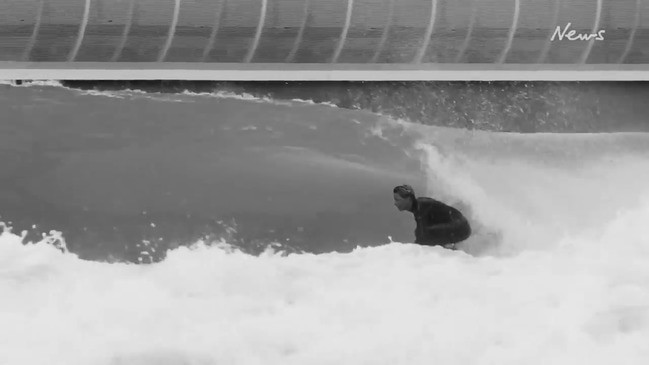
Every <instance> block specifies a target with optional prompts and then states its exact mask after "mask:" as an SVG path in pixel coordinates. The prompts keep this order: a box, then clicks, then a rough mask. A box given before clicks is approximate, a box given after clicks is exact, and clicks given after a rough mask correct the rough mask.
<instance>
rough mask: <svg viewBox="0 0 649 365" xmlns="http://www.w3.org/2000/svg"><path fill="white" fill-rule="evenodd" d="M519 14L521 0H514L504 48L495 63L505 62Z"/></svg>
mask: <svg viewBox="0 0 649 365" xmlns="http://www.w3.org/2000/svg"><path fill="white" fill-rule="evenodd" d="M520 15H521V2H520V0H514V17H513V19H512V26H511V27H509V33H507V43H506V44H505V48H504V49H503V51H502V52H501V53H500V56H498V61H497V63H505V60H506V59H507V55H508V54H509V50H510V49H511V48H512V42H513V41H514V35H515V34H516V28H517V27H518V18H519V17H520Z"/></svg>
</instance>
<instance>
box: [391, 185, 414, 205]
mask: <svg viewBox="0 0 649 365" xmlns="http://www.w3.org/2000/svg"><path fill="white" fill-rule="evenodd" d="M392 193H393V195H394V206H395V207H397V209H399V211H404V210H412V204H413V202H414V201H415V190H414V189H413V188H412V186H410V185H399V186H397V187H395V188H394V189H392Z"/></svg>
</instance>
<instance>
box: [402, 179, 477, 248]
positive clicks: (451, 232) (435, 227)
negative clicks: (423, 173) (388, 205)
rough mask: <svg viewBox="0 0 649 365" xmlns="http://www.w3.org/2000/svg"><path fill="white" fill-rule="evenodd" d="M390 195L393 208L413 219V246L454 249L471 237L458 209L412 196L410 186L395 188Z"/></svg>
mask: <svg viewBox="0 0 649 365" xmlns="http://www.w3.org/2000/svg"><path fill="white" fill-rule="evenodd" d="M392 192H393V193H394V205H395V206H396V207H397V209H399V211H404V210H405V211H409V212H411V213H413V214H414V216H415V222H416V223H417V228H416V229H415V243H418V244H420V245H428V246H443V247H444V248H449V249H453V250H454V249H455V244H456V243H458V242H461V241H464V240H465V239H467V238H469V236H470V235H471V226H470V225H469V222H468V221H467V220H466V218H465V217H464V216H463V215H462V213H460V211H459V210H457V209H455V208H453V207H451V206H448V205H446V204H444V203H442V202H440V201H437V200H435V199H431V198H425V197H420V198H417V197H415V191H414V190H413V189H412V187H411V186H410V185H401V186H397V187H395V188H394V189H393V191H392Z"/></svg>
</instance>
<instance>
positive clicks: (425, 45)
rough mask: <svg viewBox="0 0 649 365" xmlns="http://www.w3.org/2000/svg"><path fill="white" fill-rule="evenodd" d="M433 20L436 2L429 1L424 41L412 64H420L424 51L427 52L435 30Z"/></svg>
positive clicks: (433, 0) (435, 17) (435, 0)
mask: <svg viewBox="0 0 649 365" xmlns="http://www.w3.org/2000/svg"><path fill="white" fill-rule="evenodd" d="M435 19H437V0H431V8H430V18H429V20H428V25H427V26H426V32H425V33H424V39H423V42H422V44H421V47H419V50H418V51H417V55H416V56H415V59H414V60H413V63H421V61H422V60H423V59H424V56H426V51H428V45H429V44H430V38H431V37H432V35H433V30H434V29H435Z"/></svg>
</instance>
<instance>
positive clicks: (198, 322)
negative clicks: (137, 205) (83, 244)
mask: <svg viewBox="0 0 649 365" xmlns="http://www.w3.org/2000/svg"><path fill="white" fill-rule="evenodd" d="M647 219H649V204H645V205H643V206H642V208H641V209H638V210H635V211H629V212H627V213H626V214H621V215H620V216H619V217H618V218H617V219H616V220H615V221H613V222H611V223H610V224H609V225H607V226H606V227H605V229H604V232H603V233H602V234H601V235H600V236H599V237H598V238H597V239H595V240H593V238H592V237H578V236H576V237H572V238H570V239H568V240H567V241H566V244H565V245H563V246H562V248H561V249H559V250H557V251H554V252H527V253H525V254H522V255H519V256H517V257H513V258H489V257H487V258H476V257H471V256H468V255H466V254H464V253H463V252H452V251H445V250H442V249H438V248H430V247H423V246H416V245H404V244H399V243H393V244H390V245H386V246H382V247H376V248H364V249H357V250H355V251H354V252H352V253H350V254H326V255H309V254H302V255H288V256H281V255H277V254H273V253H272V252H270V251H268V252H267V253H266V254H264V255H261V256H259V257H253V256H247V255H244V254H242V253H240V252H237V251H229V252H228V251H226V250H224V249H221V248H216V247H212V248H208V247H206V246H204V245H203V244H200V243H199V244H198V245H197V246H196V247H194V248H193V249H188V248H179V249H176V250H174V251H172V252H170V254H169V256H168V258H167V259H166V260H165V261H164V262H162V263H159V264H154V265H126V264H106V263H96V262H86V261H81V260H78V259H77V258H76V257H74V256H72V255H69V254H62V253H61V252H60V251H58V250H55V249H53V248H51V247H50V246H47V245H43V244H37V245H31V246H22V245H21V244H20V243H19V242H18V238H17V236H14V235H11V234H3V235H2V236H0V258H1V259H0V260H1V262H0V268H1V269H0V290H1V291H2V293H3V300H2V301H0V342H1V343H3V346H2V347H1V348H0V359H3V361H5V362H6V363H9V364H14V363H15V364H25V365H29V364H42V363H47V364H77V363H92V364H127V363H128V364H172V363H173V364H178V363H187V364H221V363H228V364H262V363H263V364H307V363H308V364H332V363H340V364H358V363H372V364H395V363H408V364H430V363H435V362H437V363H446V364H469V363H471V364H474V363H499V364H521V363H526V364H547V363H552V364H576V363H585V362H586V361H588V363H589V364H610V363H613V362H614V361H618V360H619V359H622V358H623V359H625V363H629V364H641V363H643V361H644V360H646V356H647V355H649V353H648V350H647V348H646V346H645V345H646V338H647V336H649V290H648V288H647V286H646V283H647V282H649V267H647V265H646V264H645V263H646V260H647V259H649V250H647V248H646V247H647V240H646V238H645V237H646V235H644V234H643V232H644V229H645V228H644V226H645V223H644V222H646V220H647ZM586 245H588V246H594V247H596V248H597V249H595V250H592V251H584V250H583V249H581V248H583V247H584V246H586Z"/></svg>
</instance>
